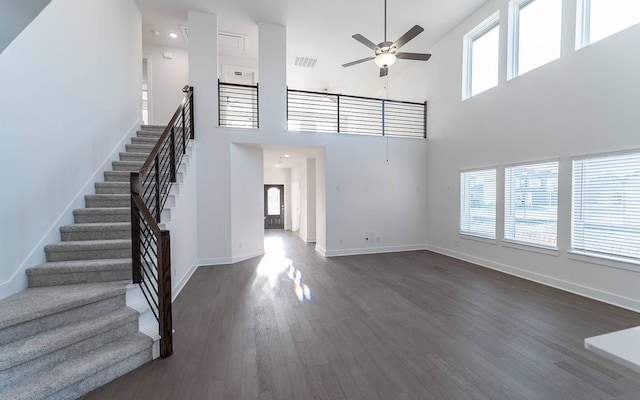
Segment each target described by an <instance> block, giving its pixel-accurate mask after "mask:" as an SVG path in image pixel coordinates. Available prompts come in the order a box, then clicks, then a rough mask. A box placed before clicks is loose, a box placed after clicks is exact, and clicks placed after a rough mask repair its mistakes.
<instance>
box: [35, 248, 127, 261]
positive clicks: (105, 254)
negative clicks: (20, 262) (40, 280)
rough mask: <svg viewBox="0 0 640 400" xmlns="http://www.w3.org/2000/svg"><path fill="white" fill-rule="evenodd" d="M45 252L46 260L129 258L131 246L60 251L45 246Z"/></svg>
mask: <svg viewBox="0 0 640 400" xmlns="http://www.w3.org/2000/svg"><path fill="white" fill-rule="evenodd" d="M45 253H46V254H47V262H55V261H75V260H102V259H110V258H131V247H128V248H120V247H117V248H107V249H99V250H75V251H60V250H57V249H56V250H50V249H46V248H45Z"/></svg>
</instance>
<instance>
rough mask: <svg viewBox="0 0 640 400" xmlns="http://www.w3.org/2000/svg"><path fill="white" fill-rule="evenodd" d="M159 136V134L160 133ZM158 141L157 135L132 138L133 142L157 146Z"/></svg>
mask: <svg viewBox="0 0 640 400" xmlns="http://www.w3.org/2000/svg"><path fill="white" fill-rule="evenodd" d="M158 137H159V135H158ZM157 142H158V138H157V137H144V136H142V137H132V138H131V144H147V145H149V144H150V145H153V146H155V144H156V143H157Z"/></svg>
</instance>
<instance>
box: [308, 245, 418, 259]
mask: <svg viewBox="0 0 640 400" xmlns="http://www.w3.org/2000/svg"><path fill="white" fill-rule="evenodd" d="M416 250H425V245H424V244H410V245H402V246H385V247H365V248H361V249H342V250H325V252H324V256H325V257H340V256H357V255H363V254H379V253H397V252H401V251H416ZM320 254H322V253H320Z"/></svg>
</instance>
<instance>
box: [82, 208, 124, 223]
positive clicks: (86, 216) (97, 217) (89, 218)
mask: <svg viewBox="0 0 640 400" xmlns="http://www.w3.org/2000/svg"><path fill="white" fill-rule="evenodd" d="M74 221H75V223H76V224H91V223H106V222H131V212H130V211H127V212H126V213H115V212H114V213H111V214H104V213H82V214H76V215H75V216H74Z"/></svg>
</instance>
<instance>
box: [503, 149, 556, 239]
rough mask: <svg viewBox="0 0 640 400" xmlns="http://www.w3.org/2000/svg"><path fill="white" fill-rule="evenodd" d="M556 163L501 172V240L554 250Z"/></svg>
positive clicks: (532, 165) (525, 166) (512, 168)
mask: <svg viewBox="0 0 640 400" xmlns="http://www.w3.org/2000/svg"><path fill="white" fill-rule="evenodd" d="M557 222H558V162H557V161H554V162H548V163H540V164H529V165H519V166H515V167H509V168H505V192H504V238H505V239H507V240H514V241H518V242H524V243H527V244H534V245H538V246H547V247H556V245H557V236H558V230H557Z"/></svg>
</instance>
